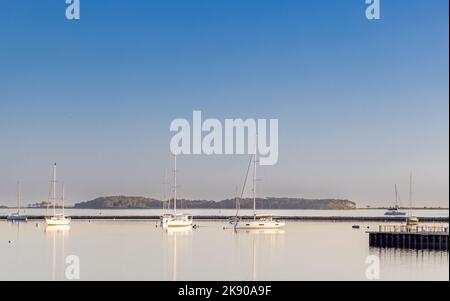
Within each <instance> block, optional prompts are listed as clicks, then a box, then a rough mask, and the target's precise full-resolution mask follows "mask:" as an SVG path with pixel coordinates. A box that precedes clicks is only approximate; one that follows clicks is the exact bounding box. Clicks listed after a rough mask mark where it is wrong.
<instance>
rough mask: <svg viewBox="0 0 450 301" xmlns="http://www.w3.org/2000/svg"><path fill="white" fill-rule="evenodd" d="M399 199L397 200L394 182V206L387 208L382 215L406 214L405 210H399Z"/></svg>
mask: <svg viewBox="0 0 450 301" xmlns="http://www.w3.org/2000/svg"><path fill="white" fill-rule="evenodd" d="M398 204H399V200H398V190H397V184H395V206H394V207H391V208H389V209H388V210H387V211H386V212H385V213H384V215H386V216H404V215H406V212H403V211H400V210H399V205H398Z"/></svg>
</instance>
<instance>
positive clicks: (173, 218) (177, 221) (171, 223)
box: [160, 155, 193, 228]
mask: <svg viewBox="0 0 450 301" xmlns="http://www.w3.org/2000/svg"><path fill="white" fill-rule="evenodd" d="M173 184H174V186H173V213H164V214H163V215H162V216H161V217H160V225H161V227H162V228H168V227H192V220H193V217H192V215H190V214H185V213H178V212H177V157H176V155H174V170H173Z"/></svg>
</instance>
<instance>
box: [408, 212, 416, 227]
mask: <svg viewBox="0 0 450 301" xmlns="http://www.w3.org/2000/svg"><path fill="white" fill-rule="evenodd" d="M418 225H419V218H418V217H417V216H415V215H411V216H409V217H408V218H407V219H406V226H408V227H417V226H418Z"/></svg>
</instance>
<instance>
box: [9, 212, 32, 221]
mask: <svg viewBox="0 0 450 301" xmlns="http://www.w3.org/2000/svg"><path fill="white" fill-rule="evenodd" d="M6 219H7V220H8V221H11V222H13V221H19V222H26V221H28V217H27V216H26V215H17V214H13V215H8V217H7V218H6Z"/></svg>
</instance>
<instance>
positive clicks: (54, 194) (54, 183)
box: [52, 163, 56, 216]
mask: <svg viewBox="0 0 450 301" xmlns="http://www.w3.org/2000/svg"><path fill="white" fill-rule="evenodd" d="M52 184H53V216H56V163H55V164H53V179H52Z"/></svg>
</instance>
